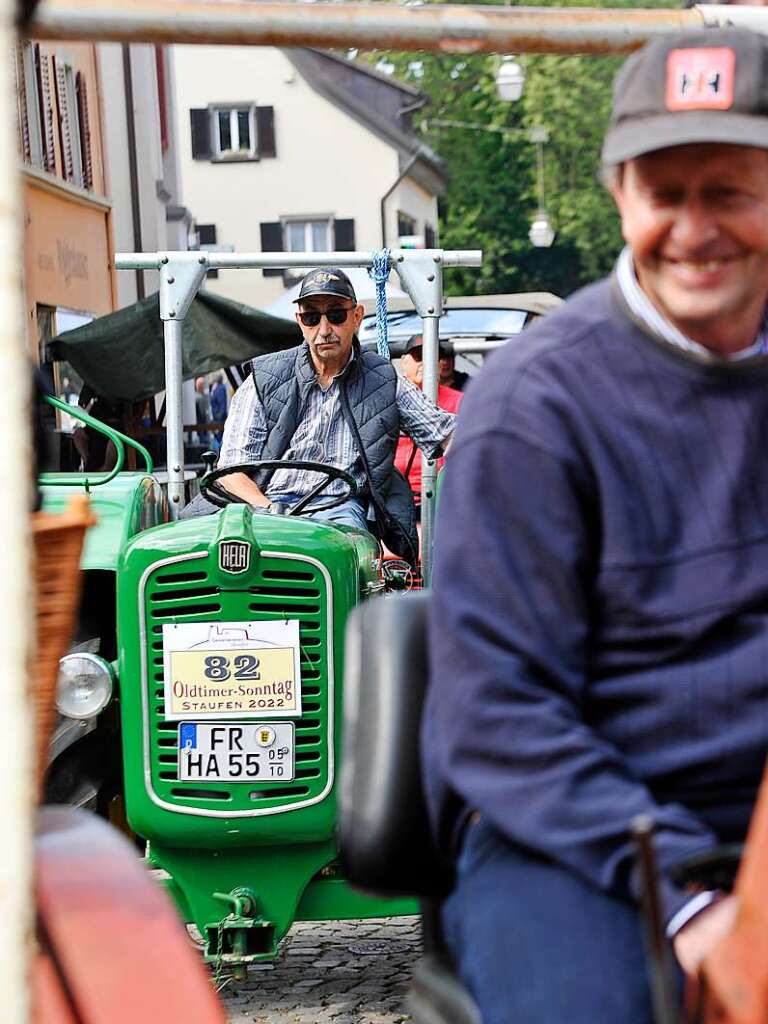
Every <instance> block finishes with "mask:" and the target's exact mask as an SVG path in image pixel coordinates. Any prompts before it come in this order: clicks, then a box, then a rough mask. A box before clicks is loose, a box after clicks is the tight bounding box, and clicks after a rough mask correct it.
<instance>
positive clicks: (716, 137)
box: [603, 28, 768, 165]
mask: <svg viewBox="0 0 768 1024" xmlns="http://www.w3.org/2000/svg"><path fill="white" fill-rule="evenodd" d="M696 142H712V143H731V144H735V145H739V146H757V147H758V148H760V149H768V38H766V37H765V36H764V35H762V34H761V33H759V32H750V31H748V30H747V29H739V28H725V29H700V30H692V31H688V32H677V33H674V34H672V35H666V36H663V37H661V38H659V39H656V40H654V42H652V43H649V44H648V45H647V46H645V47H643V49H642V50H639V51H638V52H637V53H634V54H633V55H632V56H631V57H630V58H629V60H627V61H626V63H625V64H624V65H623V67H622V68H621V70H620V71H619V73H618V75H617V76H616V80H615V82H614V85H613V109H612V111H611V120H610V124H609V127H608V132H607V133H606V136H605V142H604V143H603V164H605V165H612V164H620V163H623V162H624V161H625V160H632V159H633V158H634V157H638V156H642V155H643V154H644V153H652V152H654V151H655V150H657V149H667V148H668V147H670V146H684V145H686V144H689V143H696Z"/></svg>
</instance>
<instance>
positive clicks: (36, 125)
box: [14, 43, 43, 167]
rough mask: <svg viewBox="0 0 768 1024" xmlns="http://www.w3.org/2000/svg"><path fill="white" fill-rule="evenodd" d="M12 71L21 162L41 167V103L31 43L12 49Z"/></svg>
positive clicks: (33, 50) (20, 44)
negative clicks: (14, 50)
mask: <svg viewBox="0 0 768 1024" xmlns="http://www.w3.org/2000/svg"><path fill="white" fill-rule="evenodd" d="M15 56H16V60H15V62H14V71H15V76H16V113H17V123H18V130H19V150H20V152H21V158H22V160H23V161H24V162H25V163H28V164H32V165H33V166H34V167H42V166H43V133H42V126H41V120H40V115H41V103H40V93H39V90H38V84H37V70H36V67H35V49H34V46H33V44H32V43H18V44H17V46H16V54H15Z"/></svg>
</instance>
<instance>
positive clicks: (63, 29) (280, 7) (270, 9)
mask: <svg viewBox="0 0 768 1024" xmlns="http://www.w3.org/2000/svg"><path fill="white" fill-rule="evenodd" d="M715 10H718V11H725V12H727V14H726V15H721V16H720V17H725V18H727V20H729V21H731V20H733V16H734V11H735V10H736V9H734V8H733V7H728V6H725V7H722V8H720V7H718V8H712V7H709V8H703V9H699V8H692V9H690V10H626V9H615V10H611V9H599V10H595V9H587V8H581V9H577V8H536V7H490V6H484V7H472V6H464V5H456V4H427V5H424V6H422V7H401V6H398V5H396V4H390V3H367V4H354V3H352V4H347V3H316V4H308V3H296V2H291V0H287V2H265V3H261V2H258V3H254V2H252V0H246V2H234V0H230V2H227V0H222V2H210V0H124V2H122V3H120V4H115V3H114V0H43V2H42V3H41V4H40V6H39V7H38V9H37V12H36V14H35V18H34V21H33V22H32V25H31V27H30V35H32V36H34V37H35V38H40V39H82V40H86V39H90V40H96V39H99V40H116V41H127V42H148V43H206V44H211V45H221V44H227V45H236V46H244V45H257V46H316V47H321V48H322V47H326V48H345V47H360V48H363V49H365V48H369V49H374V48H375V49H393V50H432V51H438V52H443V53H494V52H495V53H519V52H529V53H618V52H626V51H629V50H633V49H635V48H636V47H638V46H641V45H642V44H643V43H644V42H646V41H647V40H649V39H650V38H652V37H654V36H658V35H662V34H664V33H667V32H670V31H674V30H676V29H683V28H701V27H702V26H703V25H704V21H705V16H706V18H707V20H710V21H711V20H712V19H713V18H714V17H716V15H715V14H714V13H713V12H714V11H715ZM746 10H747V11H750V12H752V18H753V19H754V18H755V14H754V12H755V11H758V12H759V11H760V8H754V7H749V8H746ZM705 12H706V13H705ZM757 17H758V19H759V18H760V16H759V14H758V15H757ZM765 17H766V16H765V14H763V19H762V20H765Z"/></svg>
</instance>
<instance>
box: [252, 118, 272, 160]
mask: <svg viewBox="0 0 768 1024" xmlns="http://www.w3.org/2000/svg"><path fill="white" fill-rule="evenodd" d="M256 145H257V148H258V154H259V156H260V157H261V158H262V159H264V157H270V156H277V150H276V149H275V108H274V107H256Z"/></svg>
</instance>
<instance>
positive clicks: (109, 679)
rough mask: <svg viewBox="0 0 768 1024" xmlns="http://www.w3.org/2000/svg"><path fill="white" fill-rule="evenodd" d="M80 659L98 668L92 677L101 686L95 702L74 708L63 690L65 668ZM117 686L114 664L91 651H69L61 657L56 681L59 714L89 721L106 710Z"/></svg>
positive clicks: (76, 719) (75, 719) (74, 719)
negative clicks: (84, 706) (85, 706)
mask: <svg viewBox="0 0 768 1024" xmlns="http://www.w3.org/2000/svg"><path fill="white" fill-rule="evenodd" d="M75 660H78V661H85V662H87V663H89V664H90V665H93V666H94V668H95V669H96V670H97V671H95V672H93V673H91V678H92V679H94V680H96V682H97V684H98V685H99V686H100V692H99V694H98V698H97V700H96V701H95V703H93V704H91V705H89V706H88V707H87V708H77V709H75V708H73V707H72V705H71V704H70V703H68V702H67V700H66V692H63V691H62V684H63V682H64V679H63V670H64V669H65V667H66V666H67V664H68V663H71V662H74V661H75ZM114 688H115V672H114V669H113V667H112V665H111V664H110V663H109V662H108V661H107V660H106V658H102V657H101V655H99V654H92V653H91V652H90V651H69V652H68V653H67V654H65V655H64V656H63V657H62V658H60V659H59V675H58V679H57V681H56V709H57V710H58V712H59V714H61V715H63V716H64V717H65V718H70V719H72V720H73V721H81V722H87V721H90V720H91V719H93V718H96V717H97V716H98V715H100V714H101V713H102V711H104V709H105V708H106V707H107V706H108V705H109V703H110V701H111V700H112V696H113V694H114Z"/></svg>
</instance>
